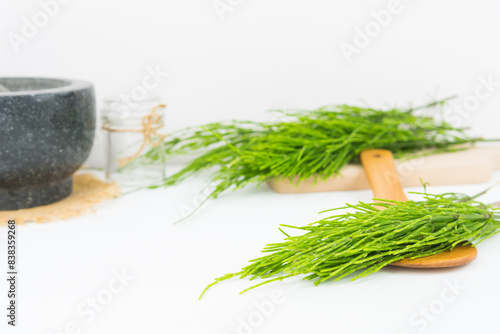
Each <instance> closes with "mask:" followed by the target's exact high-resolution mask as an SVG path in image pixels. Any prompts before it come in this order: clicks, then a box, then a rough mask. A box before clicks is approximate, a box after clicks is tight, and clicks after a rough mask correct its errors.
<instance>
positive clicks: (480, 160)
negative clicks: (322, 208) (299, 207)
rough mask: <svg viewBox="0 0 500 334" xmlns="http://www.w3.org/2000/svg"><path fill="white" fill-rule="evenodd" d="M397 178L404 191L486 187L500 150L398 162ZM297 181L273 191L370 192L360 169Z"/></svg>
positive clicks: (277, 183)
mask: <svg viewBox="0 0 500 334" xmlns="http://www.w3.org/2000/svg"><path fill="white" fill-rule="evenodd" d="M396 168H397V171H398V176H399V179H400V181H401V185H402V186H403V187H420V186H422V183H421V182H420V179H422V180H423V181H424V182H428V183H430V185H432V186H438V185H447V184H469V183H485V182H488V181H489V180H490V178H491V175H492V173H493V172H494V171H495V170H497V169H500V147H499V146H495V147H492V146H487V147H474V148H471V149H469V150H465V151H458V152H452V153H441V154H435V155H429V156H426V157H422V158H418V159H414V160H399V161H398V160H396ZM296 183H297V180H296V179H295V180H294V181H293V182H290V180H288V179H282V180H272V181H269V182H268V184H269V185H270V187H271V188H272V189H273V190H274V191H276V192H278V193H282V194H298V193H310V192H322V191H342V190H361V189H370V184H369V183H368V178H367V177H366V174H365V172H364V170H363V167H362V166H361V165H354V164H349V165H347V166H345V167H344V168H343V169H342V171H341V175H339V176H337V177H330V178H328V179H326V180H319V179H318V180H317V182H316V183H314V179H313V178H312V177H311V178H309V179H307V180H304V181H302V182H300V183H299V184H298V185H296Z"/></svg>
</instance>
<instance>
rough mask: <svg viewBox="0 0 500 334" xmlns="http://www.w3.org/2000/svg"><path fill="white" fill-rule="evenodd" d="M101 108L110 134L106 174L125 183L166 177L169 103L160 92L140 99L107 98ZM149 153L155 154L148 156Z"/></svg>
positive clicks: (154, 181)
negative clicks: (166, 131)
mask: <svg viewBox="0 0 500 334" xmlns="http://www.w3.org/2000/svg"><path fill="white" fill-rule="evenodd" d="M103 102H104V103H103V107H102V110H101V111H102V112H101V117H102V129H103V130H105V134H106V136H105V137H106V140H107V143H106V178H107V179H108V180H112V181H116V182H118V184H120V185H123V186H131V187H143V186H150V185H154V184H158V183H159V182H160V181H161V180H162V179H164V177H165V154H164V151H163V150H162V149H161V147H162V145H161V143H162V141H163V139H164V138H165V133H164V128H163V126H164V123H163V122H164V120H163V114H164V110H165V105H164V104H162V103H161V99H160V98H159V97H158V96H156V95H151V96H147V97H146V98H144V99H141V100H140V101H130V100H125V99H124V98H123V97H112V98H107V99H105V100H104V101H103ZM145 154H148V156H152V157H154V158H151V159H149V158H146V157H145Z"/></svg>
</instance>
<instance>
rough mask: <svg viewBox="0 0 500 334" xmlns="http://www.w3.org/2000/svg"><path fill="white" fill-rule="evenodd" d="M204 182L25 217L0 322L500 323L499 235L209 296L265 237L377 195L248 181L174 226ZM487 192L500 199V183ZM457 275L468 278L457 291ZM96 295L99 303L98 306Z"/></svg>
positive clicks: (434, 329) (139, 329)
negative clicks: (347, 274)
mask: <svg viewBox="0 0 500 334" xmlns="http://www.w3.org/2000/svg"><path fill="white" fill-rule="evenodd" d="M498 180H500V173H496V174H495V175H494V176H493V178H492V179H491V182H489V183H488V184H478V185H462V186H442V187H432V186H431V187H429V188H428V191H429V192H433V193H441V192H448V191H456V192H466V193H468V194H475V193H477V192H479V191H481V190H483V189H484V188H485V187H486V186H487V185H491V184H493V183H495V182H496V181H498ZM206 182H207V179H206V178H203V177H199V178H196V179H192V180H188V181H187V182H185V183H183V184H181V185H179V186H175V187H169V188H166V189H157V190H142V191H139V192H136V193H133V194H129V195H127V196H124V197H121V198H118V199H115V200H113V201H108V202H106V203H103V204H100V205H99V206H98V207H97V211H96V212H95V213H93V214H89V215H85V216H82V217H78V218H73V219H69V220H65V221H57V222H52V223H44V224H28V225H25V226H20V227H19V228H18V240H19V249H18V254H19V257H18V261H19V282H18V284H19V285H18V291H19V299H18V305H19V308H18V326H17V327H16V328H12V327H10V326H7V325H6V322H7V321H6V317H5V313H6V311H5V307H4V306H6V305H7V298H6V292H7V284H6V280H3V279H2V280H1V281H0V295H1V296H2V297H1V298H0V300H1V303H0V305H2V307H1V309H3V310H4V311H2V313H3V314H2V316H1V318H0V319H2V320H1V323H0V333H30V334H35V333H36V334H38V333H42V334H50V333H91V334H100V333H103V334H112V333H120V334H121V333H146V334H147V333H196V334H200V333H231V334H232V333H245V334H250V333H262V334H264V333H272V334H276V333H384V334H387V333H395V334H401V333H473V332H475V333H493V332H497V331H498V329H497V328H498V324H497V320H498V317H499V315H500V313H499V311H500V306H499V302H500V285H499V283H498V282H499V279H500V263H499V261H498V258H499V256H500V236H496V237H493V238H492V239H489V240H487V241H485V242H484V243H482V244H481V245H480V246H479V256H478V258H477V259H476V261H474V262H473V263H471V264H469V265H467V266H464V267H461V268H454V269H442V270H411V269H405V268H394V267H390V268H385V269H383V270H381V271H380V272H378V273H376V274H374V275H371V276H368V277H366V278H362V279H359V280H357V281H354V282H351V281H350V280H348V279H344V280H341V281H338V282H327V283H325V284H322V285H320V286H318V287H315V286H314V285H313V284H312V283H311V282H309V281H301V280H300V279H290V280H288V281H284V282H281V283H273V284H270V285H267V286H263V287H261V288H258V289H255V290H252V291H251V292H248V293H246V294H243V295H239V294H238V293H239V292H240V291H241V290H243V289H245V288H247V287H249V286H250V284H251V283H253V282H249V281H248V280H246V279H245V280H231V281H227V282H225V283H222V284H220V285H218V286H215V287H214V288H212V289H211V290H209V292H208V293H207V294H206V295H205V297H204V298H203V299H202V300H201V301H199V300H198V296H199V294H200V292H201V291H202V290H203V288H204V287H205V286H206V285H207V284H208V283H211V282H212V280H213V279H214V278H215V277H219V276H221V275H222V274H225V273H229V272H234V271H238V270H239V269H240V268H242V267H243V266H244V265H246V264H247V261H248V260H250V259H252V258H255V257H257V256H259V253H260V250H261V249H262V247H263V246H265V245H266V244H267V243H271V242H277V241H281V240H282V237H283V236H282V234H281V232H279V231H278V225H279V224H280V223H287V224H292V225H304V224H306V223H310V222H313V221H315V220H317V219H318V218H319V217H320V216H318V214H317V212H319V211H321V210H323V209H328V208H332V207H337V206H340V205H343V204H344V203H346V202H350V203H352V202H356V201H358V200H362V201H369V200H370V198H371V191H368V190H366V191H350V192H331V193H316V194H296V195H281V194H276V193H274V192H273V191H272V190H270V189H269V188H268V187H267V186H262V187H261V188H260V189H257V188H256V187H255V186H253V185H250V186H248V187H246V188H245V189H242V190H238V191H236V192H232V193H226V194H224V195H222V196H221V197H220V198H218V199H216V200H212V201H210V202H209V203H208V205H207V206H206V207H204V208H202V209H201V211H200V212H199V214H198V215H196V216H195V217H193V218H192V219H191V220H190V221H188V222H184V223H181V224H177V225H173V224H172V222H174V221H175V220H177V219H178V218H180V217H181V215H182V213H181V212H182V211H181V210H182V209H181V208H182V207H187V206H193V205H194V204H193V201H196V199H195V198H196V195H197V194H198V192H199V191H200V190H201V189H202V188H203V186H204V185H205V184H206ZM405 190H406V191H409V190H418V191H420V190H421V189H417V188H415V189H405ZM410 198H414V196H411V195H410ZM482 199H483V200H484V201H485V202H493V201H498V200H500V187H499V188H498V189H494V190H492V191H491V192H490V193H488V194H487V195H486V196H483V198H482ZM5 234H6V229H5V227H1V228H0V235H1V236H2V238H1V239H2V240H1V243H2V245H1V247H0V249H1V252H0V254H1V255H0V257H1V258H5V257H6V254H5V253H6V252H5V249H6V247H5ZM2 263H5V260H2ZM2 268H5V265H4V264H2ZM5 271H6V270H5ZM122 271H124V272H125V273H126V275H128V276H131V277H132V276H133V279H132V278H131V277H129V280H125V282H124V283H118V281H116V279H114V277H115V276H116V272H122ZM110 284H111V286H110ZM450 285H455V286H457V285H458V287H456V291H453V290H450V288H449V286H450ZM111 290H113V291H114V292H110V291H111ZM93 299H95V300H97V303H98V305H95V307H96V308H97V309H98V311H90V310H91V308H90V307H91V306H90V304H89V302H90V303H91V302H92V300H93ZM92 312H94V313H93V314H92ZM426 317H427V318H426ZM73 328H75V329H73Z"/></svg>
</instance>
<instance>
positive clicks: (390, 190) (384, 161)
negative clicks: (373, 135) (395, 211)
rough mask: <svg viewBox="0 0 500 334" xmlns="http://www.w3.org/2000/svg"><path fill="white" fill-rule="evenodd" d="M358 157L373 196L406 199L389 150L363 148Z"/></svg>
mask: <svg viewBox="0 0 500 334" xmlns="http://www.w3.org/2000/svg"><path fill="white" fill-rule="evenodd" d="M360 158H361V163H362V164H363V168H364V169H365V173H366V176H367V177H368V181H369V182H370V186H371V187H372V189H373V195H374V196H375V198H380V199H389V200H394V201H401V202H405V201H407V200H408V199H407V198H406V195H405V193H404V192H403V188H402V187H401V184H400V183H399V176H398V172H397V171H396V166H394V157H393V156H392V153H391V151H388V150H381V149H370V150H364V151H362V152H361V155H360Z"/></svg>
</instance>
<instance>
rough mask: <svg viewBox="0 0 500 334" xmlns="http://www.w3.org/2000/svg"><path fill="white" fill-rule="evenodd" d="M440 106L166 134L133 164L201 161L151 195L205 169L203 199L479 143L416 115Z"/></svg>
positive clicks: (349, 109) (303, 115) (317, 113)
mask: <svg viewBox="0 0 500 334" xmlns="http://www.w3.org/2000/svg"><path fill="white" fill-rule="evenodd" d="M447 100H448V99H444V100H440V101H436V102H432V103H429V104H427V105H425V106H422V107H418V108H411V109H407V110H401V109H389V110H378V109H372V108H363V107H354V106H348V105H338V106H327V107H323V108H319V109H316V110H311V111H302V112H296V113H285V112H284V111H277V112H279V113H281V114H282V115H283V116H284V118H286V119H287V120H286V121H278V122H272V123H259V122H250V121H232V122H226V123H224V122H222V123H211V124H207V125H205V126H202V127H197V128H188V129H184V130H181V131H179V132H177V133H173V134H172V135H170V136H169V137H168V138H169V139H168V140H166V141H165V142H164V143H163V144H162V145H160V146H158V147H156V148H155V149H153V150H151V151H149V152H147V153H146V154H144V155H142V156H140V157H138V158H137V159H135V161H133V162H132V165H137V164H140V165H142V164H150V163H152V162H154V161H157V160H159V159H163V157H164V155H166V156H167V157H171V156H174V155H183V154H201V155H199V156H198V157H196V158H194V159H193V160H192V161H191V162H190V163H188V164H187V166H185V167H184V168H183V169H182V170H181V171H179V172H177V173H175V174H174V175H172V176H169V177H167V178H166V179H165V180H164V181H163V182H162V183H161V184H159V185H156V186H154V187H151V188H156V187H161V186H168V185H175V184H178V183H179V182H181V181H182V180H184V179H186V178H188V177H190V176H192V175H194V174H197V173H199V172H201V171H204V170H210V172H211V178H212V183H211V184H213V185H215V188H214V190H213V192H212V193H211V194H210V195H209V196H208V198H216V197H217V196H218V195H220V194H221V193H222V192H224V191H225V190H227V189H229V188H234V189H237V188H241V187H243V186H245V185H247V184H248V183H257V184H261V183H263V182H266V181H268V180H271V179H275V178H278V179H279V178H287V179H290V182H292V179H293V178H295V177H298V182H300V181H303V180H305V179H307V178H310V177H314V178H315V179H318V178H319V179H326V178H328V177H330V176H333V175H339V173H340V171H341V169H342V167H344V166H345V165H346V164H348V163H358V162H359V157H358V156H359V153H360V152H361V151H362V150H364V149H369V148H382V149H388V150H391V151H392V152H393V154H394V156H395V157H396V158H403V157H408V156H411V155H415V154H431V153H436V152H443V151H452V150H455V148H454V147H455V146H456V145H459V144H472V143H475V142H477V141H480V140H481V139H480V138H469V137H467V135H466V134H465V133H464V131H463V129H458V128H455V127H453V126H452V125H450V124H448V123H446V122H444V121H443V122H437V121H435V120H434V119H433V118H431V117H426V116H422V115H417V111H418V110H421V109H427V108H431V107H437V106H441V105H443V104H444V103H445V102H446V101H447ZM208 198H207V199H208Z"/></svg>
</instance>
